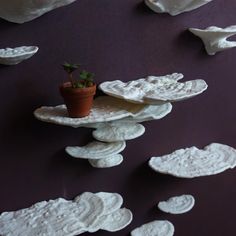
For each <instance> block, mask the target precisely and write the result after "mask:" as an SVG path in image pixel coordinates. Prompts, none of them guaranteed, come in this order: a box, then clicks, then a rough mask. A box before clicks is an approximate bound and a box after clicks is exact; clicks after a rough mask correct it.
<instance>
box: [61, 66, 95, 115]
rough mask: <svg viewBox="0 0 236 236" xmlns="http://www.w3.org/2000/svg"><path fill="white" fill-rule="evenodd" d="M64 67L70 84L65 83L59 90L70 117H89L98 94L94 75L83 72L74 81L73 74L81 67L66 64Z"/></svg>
mask: <svg viewBox="0 0 236 236" xmlns="http://www.w3.org/2000/svg"><path fill="white" fill-rule="evenodd" d="M62 66H63V69H64V70H65V71H66V72H67V74H68V79H69V82H65V83H63V84H62V85H61V86H60V87H59V89H60V93H61V95H62V97H63V98H64V102H65V105H66V107H67V111H68V114H69V116H70V117H72V118H80V117H84V116H87V115H89V113H90V110H91V107H92V104H93V97H94V95H95V93H96V84H95V83H94V81H93V77H94V74H93V73H90V72H88V71H85V70H82V71H81V72H80V73H79V78H78V79H74V77H73V75H72V74H73V72H74V71H75V70H77V69H78V68H79V67H80V65H79V64H70V63H67V62H65V63H64V64H63V65H62Z"/></svg>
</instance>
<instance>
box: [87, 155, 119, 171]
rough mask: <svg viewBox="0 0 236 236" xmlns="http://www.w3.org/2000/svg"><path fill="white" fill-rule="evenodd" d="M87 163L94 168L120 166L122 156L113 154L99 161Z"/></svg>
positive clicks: (94, 160)
mask: <svg viewBox="0 0 236 236" xmlns="http://www.w3.org/2000/svg"><path fill="white" fill-rule="evenodd" d="M88 161H89V163H90V164H91V165H92V166H93V167H95V168H111V167H114V166H118V165H120V164H121V163H122V162H123V156H122V155H121V154H114V155H111V156H107V157H104V158H101V159H89V160H88Z"/></svg>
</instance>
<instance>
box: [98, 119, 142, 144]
mask: <svg viewBox="0 0 236 236" xmlns="http://www.w3.org/2000/svg"><path fill="white" fill-rule="evenodd" d="M144 132H145V127H144V126H143V125H141V124H137V123H134V122H126V121H113V122H109V123H105V124H104V125H103V126H101V127H100V128H98V129H96V130H94V131H93V137H94V138H95V139H97V140H99V141H102V142H109V143H110V142H117V141H125V140H130V139H135V138H138V137H139V136H141V135H143V134H144Z"/></svg>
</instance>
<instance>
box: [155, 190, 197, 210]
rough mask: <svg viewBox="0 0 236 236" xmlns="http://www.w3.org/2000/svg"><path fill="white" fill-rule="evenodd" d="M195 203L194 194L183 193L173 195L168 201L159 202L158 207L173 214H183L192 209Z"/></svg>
mask: <svg viewBox="0 0 236 236" xmlns="http://www.w3.org/2000/svg"><path fill="white" fill-rule="evenodd" d="M194 204H195V199H194V197H193V196H192V195H187V194H185V195H181V196H176V197H171V198H169V199H168V200H167V201H162V202H159V203H158V208H159V209H160V210H161V211H164V212H166V213H171V214H183V213H186V212H188V211H190V210H191V209H192V208H193V206H194Z"/></svg>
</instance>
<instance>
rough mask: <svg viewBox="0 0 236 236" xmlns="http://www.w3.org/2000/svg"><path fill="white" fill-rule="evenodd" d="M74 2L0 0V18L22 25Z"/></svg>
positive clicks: (69, 0) (60, 0)
mask: <svg viewBox="0 0 236 236" xmlns="http://www.w3.org/2000/svg"><path fill="white" fill-rule="evenodd" d="M74 1H76V0H40V1H39V0H10V1H9V0H1V1H0V18H3V19H5V20H8V21H11V22H14V23H24V22H27V21H31V20H33V19H35V18H37V17H39V16H41V15H43V14H45V13H46V12H49V11H51V10H53V9H56V8H58V7H62V6H65V5H68V4H70V3H72V2H74Z"/></svg>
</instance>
